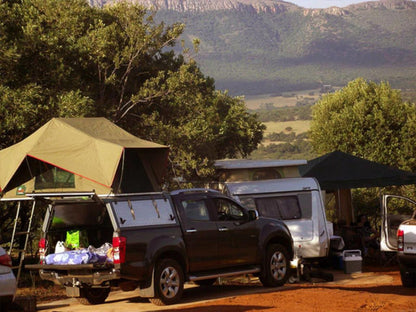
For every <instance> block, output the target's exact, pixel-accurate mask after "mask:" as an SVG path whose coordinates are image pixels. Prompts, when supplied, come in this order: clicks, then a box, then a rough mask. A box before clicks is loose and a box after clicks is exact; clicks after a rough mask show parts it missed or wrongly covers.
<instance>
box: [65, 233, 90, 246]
mask: <svg viewBox="0 0 416 312" xmlns="http://www.w3.org/2000/svg"><path fill="white" fill-rule="evenodd" d="M65 245H66V247H67V248H69V249H77V248H87V247H88V245H89V244H88V235H87V231H86V230H69V231H67V232H66V241H65Z"/></svg>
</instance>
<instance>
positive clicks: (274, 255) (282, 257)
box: [260, 244, 290, 287]
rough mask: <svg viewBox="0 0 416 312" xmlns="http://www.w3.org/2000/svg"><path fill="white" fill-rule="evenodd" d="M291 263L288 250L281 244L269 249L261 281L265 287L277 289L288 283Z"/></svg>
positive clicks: (271, 246)
mask: <svg viewBox="0 0 416 312" xmlns="http://www.w3.org/2000/svg"><path fill="white" fill-rule="evenodd" d="M289 272H290V261H289V256H288V253H287V250H286V248H285V247H283V246H282V245H280V244H273V245H270V246H269V248H267V252H266V257H265V259H264V263H263V269H262V272H261V274H260V281H261V283H262V284H263V286H266V287H277V286H282V285H284V284H285V283H286V281H287V279H288V278H289Z"/></svg>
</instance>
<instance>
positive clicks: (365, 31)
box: [90, 0, 416, 95]
mask: <svg viewBox="0 0 416 312" xmlns="http://www.w3.org/2000/svg"><path fill="white" fill-rule="evenodd" d="M90 2H91V3H92V4H94V5H99V6H101V5H104V4H105V3H106V2H105V1H103V0H90ZM135 2H137V3H141V4H143V5H145V6H147V7H152V8H154V9H157V12H158V13H157V19H158V20H159V21H162V20H163V21H164V22H165V23H167V24H172V23H174V22H183V23H185V24H186V29H185V32H184V34H183V37H182V38H181V39H183V40H185V43H186V46H188V47H191V46H192V40H193V39H195V38H198V39H200V46H199V51H198V53H197V54H196V55H195V58H196V60H197V61H198V63H199V65H200V66H201V68H202V70H203V72H204V73H205V74H206V75H208V76H211V77H213V78H214V79H215V81H216V87H217V89H222V90H225V89H226V90H229V92H230V94H232V95H256V94H277V95H278V94H280V93H281V92H285V91H294V90H306V89H315V88H320V87H321V86H322V85H336V86H342V85H345V84H346V83H347V82H348V81H350V80H353V79H355V78H357V77H364V78H366V79H369V80H374V81H381V80H383V81H389V82H390V83H391V84H392V86H393V87H395V88H402V89H416V2H415V1H407V0H382V1H372V2H364V3H360V4H356V5H350V6H348V7H345V8H336V7H332V8H329V9H304V8H301V7H298V6H296V5H294V4H291V3H288V2H284V1H276V0H265V1H255V0H228V1H225V0H198V1H197V0H135ZM107 3H108V2H107Z"/></svg>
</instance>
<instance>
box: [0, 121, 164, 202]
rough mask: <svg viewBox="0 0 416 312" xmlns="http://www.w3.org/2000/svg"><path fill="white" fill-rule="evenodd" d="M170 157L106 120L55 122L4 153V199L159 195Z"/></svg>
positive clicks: (0, 168)
mask: <svg viewBox="0 0 416 312" xmlns="http://www.w3.org/2000/svg"><path fill="white" fill-rule="evenodd" d="M168 152H169V147H168V146H165V145H160V144H156V143H153V142H149V141H145V140H142V139H140V138H138V137H136V136H134V135H132V134H130V133H128V132H127V131H125V130H123V129H121V128H120V127H118V126H117V125H115V124H113V123H112V122H110V121H109V120H107V119H105V118H53V119H52V120H50V121H49V122H47V123H46V124H45V125H43V126H42V127H41V128H39V129H38V130H37V131H36V132H34V133H33V134H31V135H30V136H29V137H27V138H26V139H24V140H23V141H21V142H19V143H17V144H15V145H13V146H10V147H8V148H5V149H3V150H0V192H1V194H0V197H2V198H24V197H25V194H26V193H31V192H33V191H41V192H68V191H70V192H74V191H91V190H95V193H97V194H110V193H135V192H151V191H159V190H160V185H161V183H162V177H163V176H164V174H165V170H166V163H167V156H168Z"/></svg>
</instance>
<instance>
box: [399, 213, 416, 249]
mask: <svg viewBox="0 0 416 312" xmlns="http://www.w3.org/2000/svg"><path fill="white" fill-rule="evenodd" d="M400 229H401V230H403V232H404V237H403V240H404V246H403V247H404V248H403V252H404V253H405V254H416V221H415V222H414V223H412V224H402V225H401V226H400Z"/></svg>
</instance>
